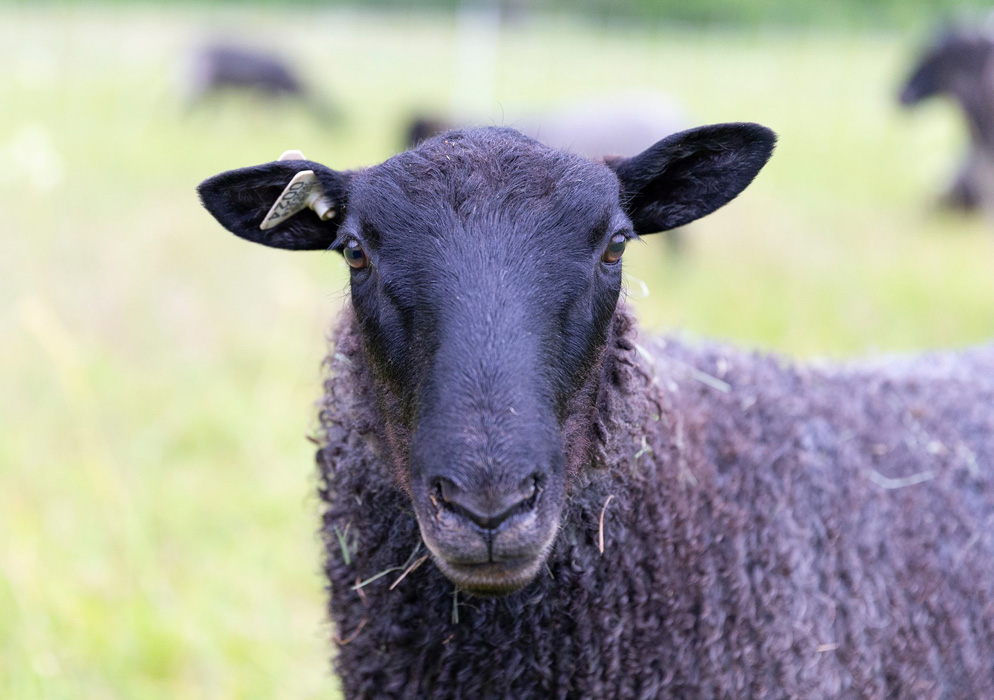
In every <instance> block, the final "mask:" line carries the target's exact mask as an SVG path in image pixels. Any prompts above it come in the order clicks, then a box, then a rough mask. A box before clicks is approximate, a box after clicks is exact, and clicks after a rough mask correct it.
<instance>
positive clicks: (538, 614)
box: [318, 308, 994, 700]
mask: <svg viewBox="0 0 994 700" xmlns="http://www.w3.org/2000/svg"><path fill="white" fill-rule="evenodd" d="M601 363H602V364H601V367H600V380H599V387H598V390H597V399H596V407H595V409H596V410H595V411H594V412H593V413H594V415H595V418H593V419H592V420H593V425H592V426H591V428H592V433H593V434H594V435H595V436H596V437H595V439H593V440H591V441H590V442H589V446H588V455H587V458H586V460H585V463H584V466H583V468H582V469H581V471H580V473H579V474H577V475H576V476H575V478H574V479H573V480H572V482H571V484H570V492H569V496H568V498H567V502H566V506H565V510H564V513H563V517H562V524H561V527H560V530H559V533H558V536H557V539H556V542H555V545H554V549H553V551H552V553H551V555H550V557H549V559H548V566H547V571H546V572H545V573H544V574H543V575H540V576H539V577H538V579H537V580H535V581H534V582H533V583H532V584H530V585H529V586H527V587H525V588H524V589H522V590H521V591H518V592H517V593H514V594H512V595H509V596H506V597H502V598H477V597H471V596H468V595H466V594H464V593H460V592H459V591H457V590H455V589H454V586H453V584H452V583H451V582H449V581H448V580H447V579H446V578H445V577H444V576H442V574H441V573H440V572H439V571H438V569H437V568H436V567H435V565H434V563H433V562H432V561H431V559H430V558H426V555H427V551H426V549H425V547H424V545H423V544H421V541H420V535H419V530H418V525H417V522H416V520H415V517H414V513H413V511H412V508H411V504H410V501H409V499H408V497H407V495H406V494H405V493H404V491H403V490H402V489H401V488H400V487H399V485H398V478H397V474H396V473H395V470H394V467H393V466H392V464H393V463H392V461H391V458H390V455H389V454H388V450H389V447H388V445H387V441H386V438H385V436H384V434H383V420H382V419H381V416H380V412H379V408H378V407H377V402H376V398H375V396H374V393H373V385H372V378H371V376H370V372H369V369H368V365H367V363H366V360H365V356H364V351H363V347H362V340H361V337H360V335H359V333H358V331H357V328H356V322H355V319H354V317H353V316H352V314H351V311H348V312H346V313H345V315H344V316H343V318H342V320H341V322H340V324H339V326H338V328H337V330H336V332H335V334H334V337H333V348H332V351H331V352H330V354H329V357H328V360H327V365H328V377H327V380H326V382H325V389H326V392H325V396H324V399H323V401H322V404H321V425H322V436H321V439H322V442H323V446H322V447H321V449H320V450H319V452H318V466H319V471H320V494H321V498H322V501H323V528H322V534H323V540H324V543H325V547H326V559H325V571H326V574H327V578H328V587H329V594H330V612H331V618H332V620H333V623H334V637H335V642H336V646H337V654H336V656H335V662H334V663H335V668H336V670H337V672H338V674H339V675H340V676H341V678H342V683H343V688H344V691H345V696H346V698H349V699H356V698H369V699H373V698H376V699H377V700H384V699H388V698H411V699H414V698H432V699H435V700H444V699H446V698H474V699H478V700H486V699H489V698H495V699H496V698H508V699H511V698H513V699H514V700H526V699H528V698H536V699H537V698H542V699H548V698H576V699H578V700H579V699H580V698H583V699H585V700H598V699H603V700H607V699H611V700H628V699H634V698H642V699H646V700H648V699H656V698H764V699H775V698H805V699H810V700H817V699H820V698H825V699H827V698H918V699H921V700H938V699H940V698H942V699H953V698H956V699H963V700H966V699H968V698H969V699H976V698H983V697H992V693H994V483H992V479H994V476H992V474H994V347H992V346H988V347H981V348H978V349H974V350H970V351H965V352H961V353H956V354H953V353H949V354H933V355H927V356H921V357H918V358H911V359H906V358H889V359H878V360H873V361H872V362H862V363H852V364H843V365H811V364H808V365H797V364H793V363H790V362H788V361H785V360H783V359H781V358H778V357H775V356H769V355H761V354H752V353H748V352H744V351H741V350H738V349H733V348H730V347H727V346H722V345H715V344H701V343H695V342H687V341H684V340H680V339H675V338H667V339H659V340H646V339H641V338H639V337H638V331H637V327H636V325H635V324H634V322H633V321H632V319H631V317H630V316H629V315H628V314H627V313H626V312H625V310H624V309H623V308H620V309H619V310H618V313H617V315H616V317H615V319H614V322H613V327H612V332H611V338H610V340H609V343H608V348H607V351H606V353H605V355H604V356H603V358H602V360H601ZM601 544H603V551H601ZM412 567H413V568H412ZM384 572H386V573H384ZM405 573H406V575H403V574H405ZM402 575H403V576H402ZM377 576H379V577H378V578H375V577H377ZM357 585H358V587H357Z"/></svg>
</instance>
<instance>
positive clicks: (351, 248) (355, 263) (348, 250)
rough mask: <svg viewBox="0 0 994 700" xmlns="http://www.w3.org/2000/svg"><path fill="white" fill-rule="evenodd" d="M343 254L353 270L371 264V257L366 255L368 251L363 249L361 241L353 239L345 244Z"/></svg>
mask: <svg viewBox="0 0 994 700" xmlns="http://www.w3.org/2000/svg"><path fill="white" fill-rule="evenodd" d="M342 254H343V255H344V256H345V262H347V263H348V264H349V267H351V268H352V269H353V270H361V269H362V268H364V267H366V265H368V264H369V257H368V256H367V255H366V251H365V250H363V249H362V246H361V245H359V241H357V240H355V239H352V240H350V241H349V242H348V243H346V244H345V248H343V249H342Z"/></svg>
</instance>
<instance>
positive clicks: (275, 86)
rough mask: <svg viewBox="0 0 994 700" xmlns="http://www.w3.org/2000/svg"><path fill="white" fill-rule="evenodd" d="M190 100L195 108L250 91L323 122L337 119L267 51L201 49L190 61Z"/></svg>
mask: <svg viewBox="0 0 994 700" xmlns="http://www.w3.org/2000/svg"><path fill="white" fill-rule="evenodd" d="M186 91H187V101H188V103H189V104H190V105H191V106H193V105H195V104H198V103H201V102H203V101H204V100H206V99H207V98H208V97H212V96H215V95H218V94H221V93H223V92H225V91H239V92H249V93H253V94H256V95H259V96H260V97H262V98H264V99H268V100H277V99H292V100H296V101H298V102H300V103H301V104H303V105H305V106H306V107H307V108H308V109H309V110H311V111H312V112H313V113H314V114H315V116H317V117H318V118H320V119H322V120H331V119H333V118H335V114H334V110H333V109H331V108H330V107H329V106H328V105H327V104H325V103H324V102H323V101H322V100H320V99H319V98H318V97H317V96H316V95H315V94H314V93H313V91H312V90H310V89H309V88H308V87H307V86H306V85H305V83H304V81H303V80H302V79H301V77H300V76H299V75H298V73H297V71H296V70H295V69H294V67H293V66H292V65H291V63H290V62H289V61H287V60H286V59H285V58H283V57H282V56H279V55H278V54H275V53H270V52H268V51H265V50H263V49H259V48H254V47H248V46H235V45H232V44H228V43H221V42H214V43H209V44H206V45H204V46H201V47H199V48H198V49H196V50H195V51H194V52H193V55H192V56H191V59H190V67H189V75H188V77H187V79H186Z"/></svg>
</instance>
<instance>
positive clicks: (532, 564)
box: [200, 124, 774, 595]
mask: <svg viewBox="0 0 994 700" xmlns="http://www.w3.org/2000/svg"><path fill="white" fill-rule="evenodd" d="M773 143H774V136H773V133H772V132H771V131H769V130H768V129H766V128H765V127H761V126H758V125H755V124H724V125H716V126H710V127H702V128H699V129H694V130H690V131H687V132H683V133H680V134H675V135H673V136H670V137H668V138H666V139H664V140H662V141H660V142H659V143H657V144H656V145H655V146H653V147H651V148H649V149H648V150H647V151H645V152H644V153H642V154H640V155H637V156H634V157H632V158H626V159H614V160H608V161H606V162H593V161H590V160H586V159H584V158H581V157H578V156H576V155H572V154H569V153H565V152H562V151H557V150H553V149H550V148H547V147H545V146H543V145H541V144H539V143H538V142H536V141H534V140H532V139H529V138H527V137H524V136H522V135H521V134H519V133H517V132H515V131H513V130H510V129H496V128H490V129H477V130H469V131H453V132H449V133H447V134H443V135H441V136H438V137H435V138H433V139H431V140H429V141H426V142H424V143H423V144H421V145H420V146H419V147H417V148H415V149H413V150H411V151H408V152H406V153H402V154H400V155H397V156H395V157H393V158H391V159H389V160H387V161H386V162H384V163H382V164H380V165H377V166H375V167H371V168H368V169H365V170H361V171H357V172H337V171H334V170H331V169H329V168H326V167H324V166H322V165H320V164H318V163H313V162H310V161H299V160H298V161H277V162H274V163H269V164H265V165H260V166H256V167H252V168H245V169H242V170H235V171H230V172H227V173H222V174H221V175H217V176H215V177H213V178H210V179H209V180H207V181H205V182H204V183H203V184H202V185H201V186H200V194H201V197H202V199H203V202H204V205H205V206H206V207H207V208H208V209H209V210H210V212H211V213H212V214H213V215H214V216H215V217H216V218H217V219H218V220H219V221H220V222H221V224H223V225H224V226H225V227H226V228H228V229H229V230H231V231H232V232H234V233H235V234H237V235H239V236H241V237H243V238H247V239H249V240H252V241H255V242H259V243H263V244H264V245H269V246H273V247H277V248H290V249H334V250H338V251H341V252H342V254H343V255H344V256H345V259H346V261H347V262H348V264H349V266H350V267H351V291H352V296H351V298H352V306H353V309H354V312H355V316H356V319H357V321H358V324H359V328H360V331H361V336H362V339H363V345H364V350H365V354H366V359H367V361H368V364H369V367H370V369H371V371H372V374H373V377H374V384H375V386H376V395H377V401H378V407H379V410H380V412H381V414H382V416H383V420H384V424H385V426H386V433H387V435H388V439H389V443H390V450H391V453H392V454H391V456H392V459H393V461H394V467H395V469H394V471H395V473H396V479H397V482H398V486H399V487H400V488H401V489H403V490H404V491H405V492H406V494H407V495H408V496H409V497H410V499H411V503H412V506H413V510H414V512H415V514H416V516H417V519H418V523H419V526H420V529H421V534H422V537H423V539H424V541H425V544H426V545H427V546H428V548H429V550H430V551H431V553H432V556H433V558H434V561H435V563H436V564H437V565H438V567H439V568H440V569H441V571H442V572H443V573H444V574H445V575H446V576H448V577H449V578H450V579H451V580H452V581H453V582H455V584H456V585H458V586H459V587H461V588H463V589H465V590H467V591H469V592H472V593H476V594H482V595H499V594H505V593H509V592H512V591H514V590H517V589H519V588H521V587H523V586H524V585H526V584H527V583H528V582H530V581H531V580H532V579H533V578H534V577H535V576H536V574H537V573H538V572H539V571H540V569H541V567H542V565H543V563H544V561H545V558H546V555H547V553H548V551H549V549H550V548H551V546H552V544H553V541H554V539H555V536H556V533H557V531H558V528H559V519H560V514H561V511H562V508H563V504H564V501H565V498H566V496H567V493H568V491H569V489H570V487H571V483H572V476H573V475H575V473H576V471H577V470H578V469H581V468H583V466H584V463H583V460H584V459H589V450H587V449H585V446H584V445H583V444H582V443H583V440H584V438H583V437H582V436H583V435H584V434H586V433H589V430H588V431H583V430H578V429H577V423H578V421H579V422H581V423H582V422H583V421H590V420H592V419H593V410H594V408H593V403H594V397H595V392H596V388H597V382H598V379H599V374H598V371H597V370H598V369H599V367H600V364H601V358H602V355H603V352H604V349H605V347H606V344H607V341H608V336H609V332H610V330H609V329H610V328H611V320H612V318H613V315H614V312H615V306H616V303H617V300H618V296H619V293H620V290H621V283H622V278H621V257H622V253H623V251H624V248H625V244H626V243H627V242H628V241H629V240H632V239H634V238H637V237H638V236H639V235H644V234H650V233H654V232H656V231H663V230H667V229H670V228H674V227H676V226H680V225H683V224H685V223H688V222H690V221H693V220H694V219H697V218H699V217H701V216H704V215H706V214H708V213H710V212H712V211H714V210H715V209H717V208H719V207H720V206H722V205H724V204H725V203H727V202H728V201H730V200H731V199H732V198H734V197H735V196H736V195H738V194H739V192H741V191H742V190H743V189H744V188H745V187H746V186H747V185H748V184H749V182H751V181H752V179H753V177H755V175H756V174H757V173H758V172H759V170H760V169H761V168H762V167H763V165H764V164H765V163H766V161H767V159H768V158H769V156H770V153H771V151H772V148H773ZM305 169H307V170H311V171H313V173H314V176H315V179H316V181H317V182H318V183H319V184H320V188H321V191H322V193H323V196H324V197H326V198H327V199H326V200H325V202H324V208H323V209H321V211H322V212H323V213H324V218H323V219H322V217H319V216H318V215H317V214H316V213H315V212H314V211H311V210H307V209H305V210H303V211H300V212H299V213H298V214H294V215H293V216H290V217H289V218H288V219H286V220H285V221H282V222H280V223H278V224H277V225H275V226H271V227H269V228H267V229H261V228H260V223H261V222H263V220H264V219H265V218H267V216H268V215H269V209H270V206H271V205H272V204H273V202H274V201H275V200H276V199H277V197H279V196H280V193H281V192H283V190H284V188H285V187H286V186H287V183H288V182H289V181H290V180H291V178H293V177H294V176H295V175H296V174H297V173H298V172H299V171H301V170H305ZM329 205H330V206H332V207H334V209H333V211H334V212H335V215H334V216H329V215H328V214H327V211H328V206H329Z"/></svg>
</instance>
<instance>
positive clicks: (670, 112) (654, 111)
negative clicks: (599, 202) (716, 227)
mask: <svg viewBox="0 0 994 700" xmlns="http://www.w3.org/2000/svg"><path fill="white" fill-rule="evenodd" d="M471 124H472V120H471V119H459V118H451V117H445V116H440V115H432V114H416V115H415V116H414V117H412V118H411V120H410V122H408V125H407V127H406V129H405V133H404V141H405V146H406V147H407V148H413V147H414V146H417V145H418V144H419V143H421V142H422V141H424V140H425V139H427V138H430V137H432V136H434V135H436V134H439V133H441V132H443V131H447V130H448V129H452V128H457V127H462V126H467V125H471ZM689 125H690V119H689V118H688V117H687V114H686V112H685V111H684V109H683V108H682V107H680V105H679V104H677V102H676V101H675V100H673V99H672V98H671V97H669V96H668V95H666V94H664V93H661V92H657V91H650V90H643V91H635V92H621V93H611V94H602V95H596V96H591V97H585V98H580V99H576V100H572V101H569V102H565V103H563V104H560V105H559V106H557V107H555V108H553V109H549V110H546V111H541V112H535V113H531V114H526V115H523V116H522V117H520V118H519V119H509V120H507V121H506V126H511V127H514V128H515V129H517V130H518V131H520V132H521V133H523V134H526V135H528V136H531V137H532V138H534V139H536V140H537V141H541V142H542V143H544V144H546V145H547V146H551V147H552V148H559V149H563V150H568V151H570V152H572V153H576V154H579V155H582V156H584V157H586V158H590V159H592V160H600V159H603V158H605V157H612V156H623V157H628V156H633V155H635V154H637V153H641V152H642V151H644V150H645V149H646V148H648V147H649V146H651V145H653V144H654V143H656V142H657V141H658V140H659V139H660V138H662V137H664V136H668V135H670V134H673V133H676V132H677V131H682V130H683V129H685V128H687V127H688V126H689ZM682 231H683V229H682V228H679V229H673V230H671V231H666V232H665V234H664V235H665V239H666V244H667V247H668V248H669V249H670V250H671V251H673V252H677V251H679V250H680V249H681V248H682V246H683V232H682Z"/></svg>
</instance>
